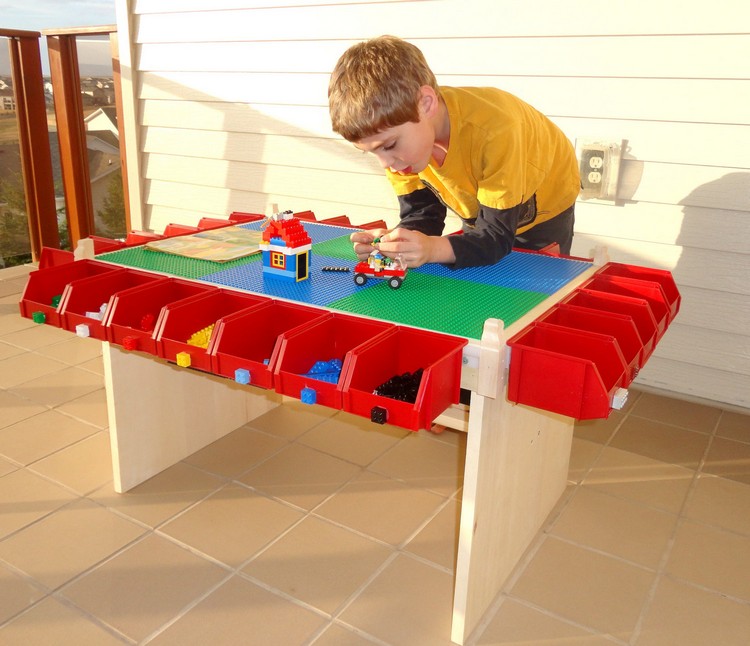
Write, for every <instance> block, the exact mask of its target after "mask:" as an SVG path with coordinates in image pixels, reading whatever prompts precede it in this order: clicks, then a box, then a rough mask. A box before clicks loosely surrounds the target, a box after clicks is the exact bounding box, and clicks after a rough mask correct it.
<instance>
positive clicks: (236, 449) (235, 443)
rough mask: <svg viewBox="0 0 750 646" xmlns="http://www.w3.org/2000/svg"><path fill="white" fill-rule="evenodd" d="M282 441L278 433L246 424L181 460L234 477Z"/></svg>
mask: <svg viewBox="0 0 750 646" xmlns="http://www.w3.org/2000/svg"><path fill="white" fill-rule="evenodd" d="M286 444H287V443H286V441H285V440H283V439H281V438H279V437H275V436H273V435H268V434H267V433H261V432H259V431H256V430H254V429H253V428H251V427H250V426H247V425H246V426H242V427H241V428H238V429H237V430H235V431H232V432H231V433H229V434H227V435H225V436H224V437H222V438H219V439H218V440H216V441H215V442H213V443H212V444H209V445H208V446H207V447H205V448H204V449H201V450H200V451H196V452H195V453H193V454H192V455H190V456H188V457H187V458H185V460H184V461H185V462H187V463H188V464H191V465H193V466H194V467H198V468H200V469H204V470H205V471H208V472H210V473H214V474H216V475H218V476H223V477H226V478H235V477H237V476H239V475H240V474H242V473H244V472H245V471H247V470H249V469H252V468H253V467H254V466H255V465H256V464H258V463H259V462H260V461H261V460H265V459H266V458H268V457H269V456H271V455H273V454H274V453H276V452H277V451H279V450H280V449H281V448H282V447H284V446H286Z"/></svg>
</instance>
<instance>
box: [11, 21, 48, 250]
mask: <svg viewBox="0 0 750 646" xmlns="http://www.w3.org/2000/svg"><path fill="white" fill-rule="evenodd" d="M0 36H2V37H6V38H8V45H9V49H10V62H11V68H12V71H13V93H14V96H15V101H16V114H17V115H18V135H19V136H18V139H19V148H20V152H21V168H22V172H23V184H24V194H25V196H26V211H27V215H28V222H29V240H30V244H31V253H32V257H33V259H34V261H37V260H39V257H40V255H41V252H42V247H54V248H56V249H59V248H60V235H59V233H58V229H57V211H56V209H55V185H54V180H53V177H52V158H51V154H50V147H49V135H48V132H47V110H46V106H45V102H44V79H43V77H42V63H41V57H40V54H39V38H40V37H41V34H40V33H39V32H30V31H18V30H6V29H0Z"/></svg>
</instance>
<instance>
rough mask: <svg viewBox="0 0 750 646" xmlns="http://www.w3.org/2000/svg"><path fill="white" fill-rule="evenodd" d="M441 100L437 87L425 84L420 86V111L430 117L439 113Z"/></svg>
mask: <svg viewBox="0 0 750 646" xmlns="http://www.w3.org/2000/svg"><path fill="white" fill-rule="evenodd" d="M439 103H440V100H439V99H438V95H437V92H435V88H433V87H430V86H429V85H423V86H422V87H420V88H419V112H420V114H421V115H423V116H424V117H427V118H428V119H429V118H431V117H433V116H435V114H436V113H437V109H438V105H439Z"/></svg>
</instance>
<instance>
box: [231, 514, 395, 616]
mask: <svg viewBox="0 0 750 646" xmlns="http://www.w3.org/2000/svg"><path fill="white" fill-rule="evenodd" d="M392 554H393V550H392V549H390V548H388V547H386V546H385V545H383V544H381V543H376V542H374V541H372V540H369V539H367V538H365V537H363V536H360V535H358V534H355V533H354V532H351V531H349V530H347V529H344V528H341V527H337V526H335V525H332V524H330V523H328V522H325V521H323V520H320V519H318V518H306V519H305V520H303V521H302V522H301V523H300V524H299V525H297V526H296V527H294V528H292V529H291V530H290V531H289V532H288V533H287V534H285V535H284V536H282V537H281V538H280V539H279V540H278V541H276V542H275V543H274V544H273V545H271V547H269V548H268V549H267V550H265V551H264V552H263V553H262V554H261V555H260V556H258V557H257V558H255V559H253V561H252V562H251V563H248V564H247V565H246V566H245V567H244V568H243V572H245V573H246V574H248V575H249V576H251V577H253V578H255V579H259V580H261V581H263V582H264V583H266V584H268V585H270V586H271V587H273V588H275V589H278V590H281V591H282V592H285V593H286V594H288V595H290V596H292V597H294V598H296V599H299V600H300V601H303V602H305V603H307V604H310V605H311V606H313V607H315V608H318V609H319V610H321V611H322V612H325V613H328V614H333V613H334V612H335V611H336V610H337V609H338V608H339V607H340V606H341V605H342V604H343V603H344V601H346V600H347V599H348V598H349V597H350V596H351V595H352V594H353V593H354V592H356V591H357V590H358V589H359V588H361V587H362V586H363V585H364V584H365V583H366V582H367V580H368V579H369V577H370V576H371V575H372V573H373V572H375V571H376V570H377V569H378V568H379V567H381V566H382V564H383V563H385V561H386V560H387V559H388V558H389V557H390V556H391V555H392Z"/></svg>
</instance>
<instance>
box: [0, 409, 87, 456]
mask: <svg viewBox="0 0 750 646" xmlns="http://www.w3.org/2000/svg"><path fill="white" fill-rule="evenodd" d="M96 432H97V429H96V427H94V426H91V425H89V424H85V423H83V422H79V421H78V420H75V419H73V418H72V417H68V416H67V415H62V414H61V413H58V412H57V411H55V410H48V409H44V412H43V413H40V414H38V415H35V416H33V417H29V418H27V419H25V420H23V421H21V422H18V423H17V424H13V425H12V426H8V427H6V428H4V429H1V430H0V454H2V455H4V456H6V457H8V458H10V459H12V460H15V461H16V462H19V463H20V464H24V465H26V464H30V463H32V462H36V461H37V460H40V459H41V458H43V457H46V456H48V455H50V454H52V453H55V452H56V451H59V450H60V449H63V448H65V447H66V446H69V445H71V444H74V443H76V442H78V441H80V440H82V439H84V438H86V437H89V436H90V435H94V434H95V433H96Z"/></svg>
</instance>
